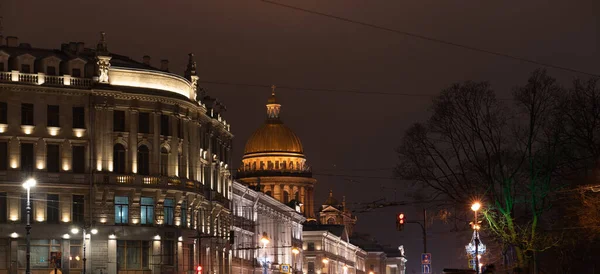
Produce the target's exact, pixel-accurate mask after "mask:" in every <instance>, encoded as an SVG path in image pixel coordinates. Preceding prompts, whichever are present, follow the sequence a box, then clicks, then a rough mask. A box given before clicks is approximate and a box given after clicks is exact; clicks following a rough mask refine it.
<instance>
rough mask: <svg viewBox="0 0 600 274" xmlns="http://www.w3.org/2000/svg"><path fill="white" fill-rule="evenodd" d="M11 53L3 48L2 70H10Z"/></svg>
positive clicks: (0, 58)
mask: <svg viewBox="0 0 600 274" xmlns="http://www.w3.org/2000/svg"><path fill="white" fill-rule="evenodd" d="M9 57H10V54H8V53H6V52H5V51H3V50H0V71H9V69H8V58H9Z"/></svg>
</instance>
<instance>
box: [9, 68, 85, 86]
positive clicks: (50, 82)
mask: <svg viewBox="0 0 600 274" xmlns="http://www.w3.org/2000/svg"><path fill="white" fill-rule="evenodd" d="M0 82H19V83H26V84H34V85H47V86H73V87H84V88H87V87H90V86H92V79H89V78H78V77H72V76H70V75H63V76H53V75H46V74H44V73H22V72H19V71H17V70H13V71H1V72H0Z"/></svg>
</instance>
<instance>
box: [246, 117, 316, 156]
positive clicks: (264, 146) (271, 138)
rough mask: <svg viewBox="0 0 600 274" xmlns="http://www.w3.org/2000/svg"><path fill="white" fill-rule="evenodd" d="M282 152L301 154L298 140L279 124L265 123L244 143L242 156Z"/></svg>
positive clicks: (288, 129)
mask: <svg viewBox="0 0 600 274" xmlns="http://www.w3.org/2000/svg"><path fill="white" fill-rule="evenodd" d="M269 152H284V153H297V154H303V153H304V152H303V150H302V143H301V142H300V138H298V136H296V134H295V133H294V132H293V131H292V130H291V129H290V128H289V127H287V126H285V125H284V124H283V123H281V122H276V121H267V123H265V124H264V125H263V126H262V127H260V128H259V129H257V130H256V131H255V132H254V133H253V134H252V136H251V137H250V139H248V141H247V142H246V147H245V148H244V155H248V154H254V153H269Z"/></svg>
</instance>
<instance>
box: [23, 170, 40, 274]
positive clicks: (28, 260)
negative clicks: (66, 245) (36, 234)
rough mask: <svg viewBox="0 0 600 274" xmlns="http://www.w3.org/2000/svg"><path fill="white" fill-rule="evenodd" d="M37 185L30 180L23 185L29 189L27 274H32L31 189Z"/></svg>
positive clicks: (34, 181)
mask: <svg viewBox="0 0 600 274" xmlns="http://www.w3.org/2000/svg"><path fill="white" fill-rule="evenodd" d="M36 184H37V181H36V180H35V179H28V180H27V181H25V182H24V183H23V187H24V188H25V189H27V207H26V211H27V225H26V226H25V230H27V251H26V253H25V258H26V261H27V263H26V266H25V273H26V274H31V239H30V234H31V222H30V220H31V201H30V192H31V188H32V187H34V186H35V185H36Z"/></svg>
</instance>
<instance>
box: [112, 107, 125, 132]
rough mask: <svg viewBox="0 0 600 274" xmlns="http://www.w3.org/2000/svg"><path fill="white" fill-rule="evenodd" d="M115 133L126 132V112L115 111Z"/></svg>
mask: <svg viewBox="0 0 600 274" xmlns="http://www.w3.org/2000/svg"><path fill="white" fill-rule="evenodd" d="M113 131H116V132H124V131H125V111H122V110H115V111H113Z"/></svg>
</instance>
